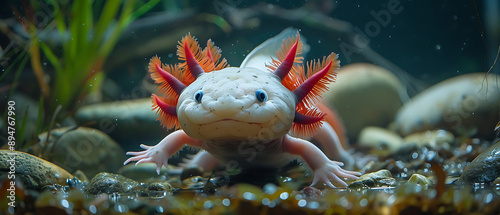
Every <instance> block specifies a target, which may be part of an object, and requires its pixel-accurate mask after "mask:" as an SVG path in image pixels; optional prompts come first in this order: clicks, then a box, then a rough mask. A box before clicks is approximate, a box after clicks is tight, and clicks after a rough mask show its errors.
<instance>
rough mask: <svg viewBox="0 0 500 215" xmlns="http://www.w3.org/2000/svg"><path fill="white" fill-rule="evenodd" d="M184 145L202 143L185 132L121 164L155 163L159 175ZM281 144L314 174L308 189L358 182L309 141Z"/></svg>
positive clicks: (353, 174)
mask: <svg viewBox="0 0 500 215" xmlns="http://www.w3.org/2000/svg"><path fill="white" fill-rule="evenodd" d="M186 144H187V145H190V146H194V147H198V148H202V146H203V141H202V140H197V139H194V138H191V137H189V136H188V135H187V134H186V133H185V132H184V131H182V130H178V131H175V132H173V133H171V134H170V135H168V136H167V137H165V138H164V139H163V140H162V141H161V142H160V143H158V144H157V145H155V146H146V145H141V148H143V149H145V150H144V151H140V152H127V155H133V157H131V158H129V159H127V160H126V161H125V163H124V164H127V163H129V162H131V161H137V163H136V165H137V164H139V163H147V162H151V163H156V166H157V169H156V171H157V173H159V172H160V169H161V166H162V165H164V166H165V167H166V166H167V165H168V158H169V157H171V156H172V155H174V154H175V153H177V152H178V151H179V150H180V149H181V148H182V147H184V146H185V145H186ZM282 144H283V152H284V153H289V154H293V155H298V156H300V157H302V159H304V161H305V162H306V163H307V165H309V167H310V168H311V169H312V170H313V172H314V178H313V183H312V184H311V186H314V185H315V184H316V183H318V182H323V183H325V184H327V185H328V186H330V187H335V186H334V185H333V184H332V183H331V181H330V180H334V181H336V182H337V183H339V184H341V185H342V186H347V184H346V183H345V182H344V181H343V180H341V179H340V178H339V176H340V177H343V178H352V179H357V178H358V177H357V176H359V175H361V174H360V173H359V172H354V171H349V170H344V169H342V168H341V166H343V163H342V162H337V161H332V160H330V159H328V157H326V155H325V154H324V153H323V152H322V151H321V150H320V149H319V148H318V147H316V146H315V145H314V144H312V143H311V142H309V141H306V140H303V139H299V138H294V137H291V136H289V135H285V136H284V137H283V142H282ZM210 158H211V159H212V158H213V157H212V156H210Z"/></svg>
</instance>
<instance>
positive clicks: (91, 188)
mask: <svg viewBox="0 0 500 215" xmlns="http://www.w3.org/2000/svg"><path fill="white" fill-rule="evenodd" d="M140 190H142V187H141V185H140V184H139V182H137V181H134V180H132V179H129V178H127V177H124V176H122V175H118V174H113V173H108V172H101V173H99V174H97V175H96V176H94V178H92V180H90V182H89V185H87V187H85V189H84V192H85V193H89V194H99V193H127V192H133V191H140Z"/></svg>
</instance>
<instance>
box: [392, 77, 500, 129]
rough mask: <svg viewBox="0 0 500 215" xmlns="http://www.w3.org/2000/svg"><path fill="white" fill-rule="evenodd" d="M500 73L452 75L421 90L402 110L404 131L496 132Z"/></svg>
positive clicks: (400, 119)
mask: <svg viewBox="0 0 500 215" xmlns="http://www.w3.org/2000/svg"><path fill="white" fill-rule="evenodd" d="M498 80H500V76H498V75H488V77H486V75H485V74H484V73H473V74H465V75H461V76H457V77H454V78H450V79H448V80H445V81H443V82H441V83H438V84H436V85H435V86H432V87H430V88H429V89H427V90H425V91H423V92H421V93H420V94H418V95H417V96H415V97H414V98H412V99H411V101H409V102H407V103H405V105H404V106H403V107H402V108H401V109H400V110H399V112H398V114H397V117H396V120H395V128H396V130H397V131H398V132H399V133H401V134H402V135H404V136H406V135H408V134H411V133H414V132H419V131H425V130H434V129H445V130H448V131H451V132H453V133H456V134H459V135H467V136H473V135H479V136H488V137H492V136H493V128H494V127H495V124H496V123H497V122H498V119H499V117H500V115H499V111H500V110H499V106H500V87H499V84H498V82H497V81H498Z"/></svg>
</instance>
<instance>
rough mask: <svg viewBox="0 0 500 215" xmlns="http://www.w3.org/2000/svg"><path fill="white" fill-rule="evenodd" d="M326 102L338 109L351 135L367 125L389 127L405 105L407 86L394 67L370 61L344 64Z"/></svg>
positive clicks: (324, 97) (356, 133) (330, 87)
mask: <svg viewBox="0 0 500 215" xmlns="http://www.w3.org/2000/svg"><path fill="white" fill-rule="evenodd" d="M329 89H330V90H329V91H328V92H326V93H325V94H324V95H323V100H324V101H323V102H324V104H326V105H327V106H328V107H330V108H333V109H336V110H337V111H338V114H339V115H340V117H341V118H342V121H343V122H344V124H345V126H346V130H347V135H348V136H349V138H351V139H355V138H357V137H358V135H359V132H360V131H361V130H362V129H363V128H364V127H366V126H377V127H386V126H387V125H388V124H389V123H390V122H392V120H393V119H394V115H395V113H396V111H397V110H398V109H399V108H400V107H401V105H402V97H403V99H404V95H405V90H404V87H403V85H402V84H401V82H400V81H399V80H398V79H397V77H396V76H394V75H393V74H392V73H391V72H390V71H388V70H386V69H384V68H381V67H378V66H375V65H372V64H366V63H356V64H350V65H347V66H343V67H341V69H340V71H339V72H338V76H337V81H336V82H335V83H332V84H330V85H329Z"/></svg>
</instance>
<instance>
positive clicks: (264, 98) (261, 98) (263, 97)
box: [255, 89, 267, 102]
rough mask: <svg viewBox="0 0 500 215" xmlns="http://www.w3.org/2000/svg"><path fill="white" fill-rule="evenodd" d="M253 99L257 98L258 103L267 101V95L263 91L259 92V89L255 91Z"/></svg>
mask: <svg viewBox="0 0 500 215" xmlns="http://www.w3.org/2000/svg"><path fill="white" fill-rule="evenodd" d="M255 97H257V101H259V102H265V101H267V93H266V91H264V90H260V89H259V90H256V91H255Z"/></svg>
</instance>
